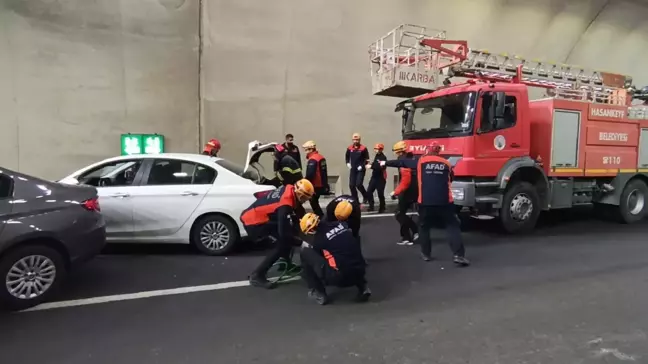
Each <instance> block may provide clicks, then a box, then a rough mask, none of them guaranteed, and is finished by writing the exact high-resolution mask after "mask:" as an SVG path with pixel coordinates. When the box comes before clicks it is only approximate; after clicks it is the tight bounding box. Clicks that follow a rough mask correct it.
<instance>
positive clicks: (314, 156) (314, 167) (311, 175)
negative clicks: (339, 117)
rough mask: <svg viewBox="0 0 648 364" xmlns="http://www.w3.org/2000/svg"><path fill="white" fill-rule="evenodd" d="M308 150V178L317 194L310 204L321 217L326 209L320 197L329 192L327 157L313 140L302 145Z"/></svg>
mask: <svg viewBox="0 0 648 364" xmlns="http://www.w3.org/2000/svg"><path fill="white" fill-rule="evenodd" d="M302 147H303V148H304V151H305V152H306V160H307V162H306V179H307V180H309V181H311V183H312V184H313V187H314V188H315V194H314V195H313V197H312V198H311V199H310V205H311V208H312V209H313V212H314V213H315V214H316V215H317V216H319V217H320V218H321V217H322V216H324V211H322V207H321V206H320V204H319V198H320V197H321V196H322V195H326V194H328V193H329V184H328V171H327V168H326V158H324V156H322V155H321V154H320V153H319V151H318V150H317V145H315V142H314V141H312V140H309V141H307V142H306V143H304V145H302Z"/></svg>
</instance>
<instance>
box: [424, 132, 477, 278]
mask: <svg viewBox="0 0 648 364" xmlns="http://www.w3.org/2000/svg"><path fill="white" fill-rule="evenodd" d="M440 150H441V147H440V146H439V145H438V144H436V143H434V144H432V146H430V148H429V151H428V153H427V154H425V155H423V156H422V157H421V158H419V160H418V164H417V168H416V169H417V172H418V176H419V194H418V205H419V224H420V227H421V231H420V242H421V256H422V258H423V260H425V261H430V260H431V259H432V258H431V256H430V254H431V252H432V243H431V241H430V229H431V228H432V227H433V225H434V223H435V222H436V221H437V220H441V221H443V222H444V223H445V226H446V232H447V234H448V241H449V243H450V247H451V248H452V252H453V253H454V262H455V264H457V265H460V266H468V265H470V262H469V261H468V259H466V257H465V255H466V250H465V248H464V245H463V241H462V239H461V229H460V221H459V217H458V216H457V211H456V209H455V205H454V200H453V198H452V190H451V189H450V185H451V184H452V179H453V173H452V165H450V162H448V161H447V160H446V159H445V158H442V157H439V152H440Z"/></svg>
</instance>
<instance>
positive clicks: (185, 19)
mask: <svg viewBox="0 0 648 364" xmlns="http://www.w3.org/2000/svg"><path fill="white" fill-rule="evenodd" d="M198 14H199V2H198V1H185V0H160V1H157V0H137V1H135V0H94V1H87V0H66V1H56V0H54V1H52V0H27V1H25V0H0V126H1V127H0V165H1V166H4V167H7V168H15V169H19V170H21V171H23V172H27V173H32V174H36V175H39V176H43V177H46V178H60V177H64V176H65V175H67V174H68V173H71V172H73V171H74V170H76V169H78V168H79V167H82V166H84V165H86V164H88V163H91V162H96V161H98V160H101V159H103V158H106V157H109V156H114V155H118V154H119V152H120V139H119V135H120V134H121V133H129V132H130V133H159V134H162V135H165V136H167V138H168V140H167V143H168V146H169V147H170V148H171V149H172V150H175V151H195V150H196V148H197V145H198V132H197V131H198V128H199V125H198V109H199V108H198V105H199V97H198V93H199V91H198V79H199V73H198V48H199V47H198V30H199V23H198V21H197V20H198Z"/></svg>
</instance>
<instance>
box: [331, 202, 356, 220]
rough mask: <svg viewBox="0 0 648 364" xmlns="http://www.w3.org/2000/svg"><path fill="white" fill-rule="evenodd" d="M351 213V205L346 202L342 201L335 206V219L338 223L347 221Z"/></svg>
mask: <svg viewBox="0 0 648 364" xmlns="http://www.w3.org/2000/svg"><path fill="white" fill-rule="evenodd" d="M351 212H353V205H351V202H349V201H347V200H342V201H340V202H339V203H338V204H337V206H335V218H336V219H338V220H339V221H345V220H347V219H348V218H349V216H351Z"/></svg>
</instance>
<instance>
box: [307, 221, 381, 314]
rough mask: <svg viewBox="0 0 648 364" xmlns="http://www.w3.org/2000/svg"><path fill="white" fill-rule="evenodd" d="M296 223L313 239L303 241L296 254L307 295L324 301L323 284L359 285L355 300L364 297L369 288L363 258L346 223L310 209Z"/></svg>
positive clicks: (326, 300) (320, 302)
mask: <svg viewBox="0 0 648 364" xmlns="http://www.w3.org/2000/svg"><path fill="white" fill-rule="evenodd" d="M299 226H300V228H301V231H302V232H303V233H304V234H306V236H307V239H308V240H311V241H312V243H311V244H302V248H301V252H300V254H299V256H300V258H301V262H302V271H301V274H302V278H303V279H304V281H305V282H306V284H307V285H308V288H309V291H308V297H309V298H311V299H313V300H315V301H316V302H317V303H319V304H320V305H325V304H327V303H329V297H328V295H327V294H326V286H337V287H354V286H355V287H356V288H357V289H358V295H357V300H358V301H359V302H365V301H367V300H368V299H369V297H370V296H371V290H370V289H369V287H368V286H367V280H366V278H365V275H366V264H365V259H364V257H363V255H362V250H361V248H360V243H359V241H358V240H357V239H356V238H355V237H354V236H353V233H352V231H351V229H350V228H349V226H348V225H347V224H346V223H345V222H340V221H321V220H320V217H319V216H317V215H315V214H313V213H307V214H306V215H304V217H302V218H301V220H300V221H299ZM308 237H312V238H311V239H309V238H308Z"/></svg>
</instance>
